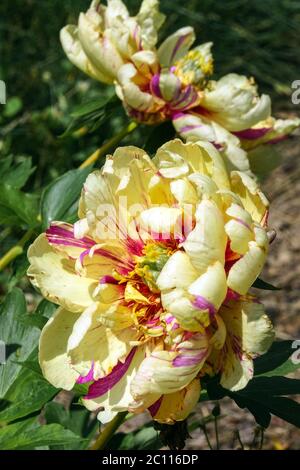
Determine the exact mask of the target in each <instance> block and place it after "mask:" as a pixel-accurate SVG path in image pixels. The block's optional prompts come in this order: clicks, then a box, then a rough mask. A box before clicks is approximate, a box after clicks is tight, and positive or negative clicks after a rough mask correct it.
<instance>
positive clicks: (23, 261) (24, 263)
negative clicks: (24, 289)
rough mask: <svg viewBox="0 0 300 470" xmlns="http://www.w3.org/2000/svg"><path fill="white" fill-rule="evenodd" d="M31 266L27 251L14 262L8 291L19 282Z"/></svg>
mask: <svg viewBox="0 0 300 470" xmlns="http://www.w3.org/2000/svg"><path fill="white" fill-rule="evenodd" d="M28 267H29V261H28V258H27V253H26V252H25V253H22V254H21V255H20V256H18V257H17V258H16V259H15V260H14V261H13V263H12V274H11V277H10V279H9V283H8V291H10V290H11V289H12V288H13V287H15V286H16V284H18V283H19V282H20V281H21V279H22V278H23V277H24V276H25V274H26V271H27V269H28Z"/></svg>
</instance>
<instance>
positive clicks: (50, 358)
mask: <svg viewBox="0 0 300 470" xmlns="http://www.w3.org/2000/svg"><path fill="white" fill-rule="evenodd" d="M78 318H80V314H78V313H73V312H68V311H67V310H65V309H63V308H58V309H57V310H56V313H55V314H54V315H53V317H51V318H50V320H48V322H47V323H46V325H45V326H44V328H43V330H42V333H41V336H40V344H39V362H40V366H41V369H42V372H43V375H44V376H45V377H46V379H47V380H48V381H49V382H50V383H51V384H52V385H54V387H57V388H63V389H64V390H71V389H72V388H73V386H74V385H75V382H76V380H77V378H78V377H79V373H78V372H77V371H76V370H74V369H73V368H72V367H71V360H70V358H69V357H68V354H67V344H68V339H69V336H70V335H71V333H72V330H73V327H74V324H75V322H76V321H77V320H78Z"/></svg>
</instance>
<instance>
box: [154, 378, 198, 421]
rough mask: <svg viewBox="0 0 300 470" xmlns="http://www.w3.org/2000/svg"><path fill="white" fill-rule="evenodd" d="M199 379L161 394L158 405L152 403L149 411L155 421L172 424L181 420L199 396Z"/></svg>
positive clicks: (190, 410)
mask: <svg viewBox="0 0 300 470" xmlns="http://www.w3.org/2000/svg"><path fill="white" fill-rule="evenodd" d="M200 391H201V387H200V380H199V379H195V380H193V381H192V382H191V383H189V384H188V385H187V387H185V388H184V389H182V390H180V391H178V392H175V393H169V394H168V395H163V397H162V398H161V399H160V400H159V403H158V406H157V407H155V405H152V407H150V409H149V411H150V413H151V415H152V417H153V419H154V420H155V421H158V422H159V423H165V424H174V423H176V421H183V420H184V419H186V418H187V417H188V416H189V414H190V413H191V412H192V411H193V409H194V408H195V406H196V404H197V402H198V400H199V397H200Z"/></svg>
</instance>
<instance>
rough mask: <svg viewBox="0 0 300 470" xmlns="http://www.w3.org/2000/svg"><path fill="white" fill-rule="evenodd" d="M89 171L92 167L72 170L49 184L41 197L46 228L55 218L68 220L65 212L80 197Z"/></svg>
mask: <svg viewBox="0 0 300 470" xmlns="http://www.w3.org/2000/svg"><path fill="white" fill-rule="evenodd" d="M89 172H90V168H85V169H82V170H80V169H78V170H70V171H68V172H67V173H65V174H64V175H62V176H60V177H59V178H57V179H56V180H54V181H53V182H52V183H51V184H50V185H49V186H47V188H46V189H45V190H44V192H43V195H42V199H41V214H42V221H43V227H44V228H47V227H48V226H49V224H50V223H51V222H52V221H53V220H66V218H65V214H66V213H67V211H68V210H69V209H70V207H71V206H72V205H73V204H74V203H75V202H76V201H77V200H78V199H79V196H80V194H81V190H82V187H83V183H84V182H85V180H86V177H87V175H88V174H89Z"/></svg>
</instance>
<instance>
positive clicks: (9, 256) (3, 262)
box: [0, 122, 138, 271]
mask: <svg viewBox="0 0 300 470" xmlns="http://www.w3.org/2000/svg"><path fill="white" fill-rule="evenodd" d="M137 126H138V124H137V123H135V122H130V123H129V124H128V125H127V126H126V127H125V128H124V129H122V130H121V131H120V132H119V133H118V134H117V135H115V136H114V137H112V138H111V139H109V140H108V141H107V142H106V143H105V144H104V145H102V147H100V148H98V149H97V150H96V151H95V152H94V153H92V155H90V156H89V157H88V158H87V159H86V160H85V161H84V162H83V163H82V164H81V165H80V166H79V168H86V167H87V166H89V165H93V164H94V163H96V161H97V160H98V159H99V158H100V157H102V156H103V155H105V154H106V153H107V152H108V151H109V150H111V148H113V147H115V146H116V145H117V144H118V143H119V142H120V141H121V140H122V139H124V137H126V136H127V135H128V134H130V133H131V132H133V131H134V129H136V128H137ZM32 233H33V232H32V230H28V231H27V232H26V233H25V235H24V236H23V237H22V238H21V240H20V241H19V242H18V243H17V244H16V245H15V246H13V247H12V248H11V249H10V250H9V251H8V252H7V253H6V254H5V255H4V256H3V257H2V258H1V259H0V271H2V270H3V269H4V268H6V266H8V265H9V264H10V263H11V262H12V261H13V260H14V259H15V258H17V257H18V256H20V255H21V254H22V253H23V251H24V245H25V243H26V242H27V241H28V240H29V239H30V237H31V235H32Z"/></svg>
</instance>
